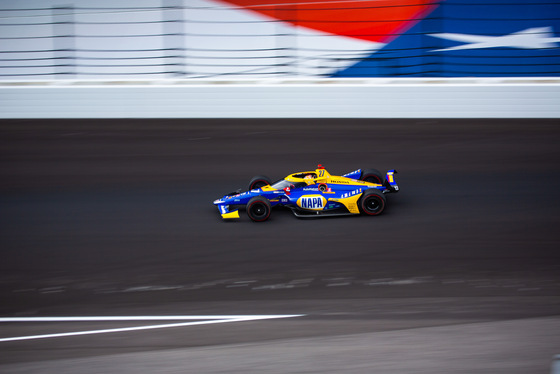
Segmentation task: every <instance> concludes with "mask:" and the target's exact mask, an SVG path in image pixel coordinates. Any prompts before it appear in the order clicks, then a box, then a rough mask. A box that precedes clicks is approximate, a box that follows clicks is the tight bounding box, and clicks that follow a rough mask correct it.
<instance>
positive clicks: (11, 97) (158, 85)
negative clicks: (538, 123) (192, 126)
mask: <svg viewBox="0 0 560 374" xmlns="http://www.w3.org/2000/svg"><path fill="white" fill-rule="evenodd" d="M0 118H560V80H557V79H556V80H555V79H540V80H539V79H533V78H531V79H522V78H517V79H513V78H512V79H510V80H505V81H504V80H500V81H498V80H496V79H475V78H473V79H464V78H460V79H450V80H442V79H437V78H433V79H431V80H427V79H392V80H391V79H386V80H333V79H329V80H323V81H318V80H314V81H283V82H280V81H276V82H273V81H254V82H239V81H232V82H212V81H159V82H152V81H143V82H120V83H119V82H83V81H75V82H60V83H56V82H54V83H53V81H49V82H47V81H45V82H33V83H30V82H27V83H25V82H19V83H10V84H6V83H2V84H0Z"/></svg>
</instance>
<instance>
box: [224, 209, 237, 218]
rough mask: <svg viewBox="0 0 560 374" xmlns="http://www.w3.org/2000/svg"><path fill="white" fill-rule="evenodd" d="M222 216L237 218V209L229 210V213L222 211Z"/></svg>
mask: <svg viewBox="0 0 560 374" xmlns="http://www.w3.org/2000/svg"><path fill="white" fill-rule="evenodd" d="M222 218H223V219H229V218H239V210H235V211H233V212H229V213H224V214H222Z"/></svg>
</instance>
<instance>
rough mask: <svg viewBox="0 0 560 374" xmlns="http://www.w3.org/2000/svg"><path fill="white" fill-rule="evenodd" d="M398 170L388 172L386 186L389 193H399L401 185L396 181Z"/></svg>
mask: <svg viewBox="0 0 560 374" xmlns="http://www.w3.org/2000/svg"><path fill="white" fill-rule="evenodd" d="M395 174H397V171H396V170H389V171H388V172H387V177H386V179H385V183H384V186H385V187H386V188H387V192H399V185H398V184H397V181H396V180H395Z"/></svg>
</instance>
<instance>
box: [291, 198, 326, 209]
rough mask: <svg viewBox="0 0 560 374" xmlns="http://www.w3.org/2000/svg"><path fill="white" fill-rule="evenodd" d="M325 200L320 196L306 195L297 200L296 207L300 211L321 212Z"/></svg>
mask: <svg viewBox="0 0 560 374" xmlns="http://www.w3.org/2000/svg"><path fill="white" fill-rule="evenodd" d="M326 203H327V199H325V198H324V197H323V196H320V195H306V196H302V197H300V198H299V199H298V201H297V205H298V206H299V207H300V208H302V209H308V210H323V208H324V207H325V205H326Z"/></svg>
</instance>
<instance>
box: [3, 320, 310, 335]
mask: <svg viewBox="0 0 560 374" xmlns="http://www.w3.org/2000/svg"><path fill="white" fill-rule="evenodd" d="M302 316H304V315H303V314H285V315H284V314H283V315H239V316H100V317H3V318H0V322H106V321H181V320H183V321H184V320H199V321H196V322H179V323H168V324H162V325H149V326H137V327H123V328H115V329H103V330H89V331H74V332H63V333H57V334H44V335H29V336H15V337H10V338H0V342H10V341H17V340H31V339H47V338H60V337H65V336H77V335H93V334H107V333H112V332H126V331H139V330H153V329H165V328H171V327H184V326H196V325H209V324H216V323H228V322H245V321H257V320H265V319H277V318H293V317H302ZM200 320H202V321H200Z"/></svg>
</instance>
